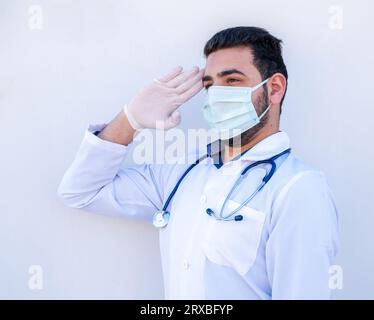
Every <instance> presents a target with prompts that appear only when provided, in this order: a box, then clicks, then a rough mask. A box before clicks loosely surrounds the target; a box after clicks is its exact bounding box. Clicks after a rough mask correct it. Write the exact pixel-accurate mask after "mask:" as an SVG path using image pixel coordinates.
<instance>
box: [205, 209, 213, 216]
mask: <svg viewBox="0 0 374 320" xmlns="http://www.w3.org/2000/svg"><path fill="white" fill-rule="evenodd" d="M206 213H207V214H208V215H209V216H211V215H212V214H213V213H214V212H213V210H212V209H210V208H207V209H206Z"/></svg>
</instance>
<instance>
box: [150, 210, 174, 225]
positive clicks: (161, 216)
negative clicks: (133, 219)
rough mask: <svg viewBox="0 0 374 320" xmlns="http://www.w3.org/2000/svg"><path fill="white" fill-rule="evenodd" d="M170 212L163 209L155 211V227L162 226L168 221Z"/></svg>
mask: <svg viewBox="0 0 374 320" xmlns="http://www.w3.org/2000/svg"><path fill="white" fill-rule="evenodd" d="M169 218H170V212H169V211H165V210H160V211H157V212H156V213H155V214H154V215H153V225H154V226H155V227H156V228H164V227H166V225H167V224H168V223H169Z"/></svg>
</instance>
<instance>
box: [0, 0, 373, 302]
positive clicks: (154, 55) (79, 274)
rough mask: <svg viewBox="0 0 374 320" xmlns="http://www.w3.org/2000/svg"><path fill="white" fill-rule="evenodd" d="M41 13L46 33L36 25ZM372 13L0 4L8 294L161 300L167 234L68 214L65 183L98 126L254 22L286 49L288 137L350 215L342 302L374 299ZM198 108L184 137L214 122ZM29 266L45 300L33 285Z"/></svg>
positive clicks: (316, 6) (132, 0) (0, 246)
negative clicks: (33, 12) (38, 269)
mask: <svg viewBox="0 0 374 320" xmlns="http://www.w3.org/2000/svg"><path fill="white" fill-rule="evenodd" d="M31 5H39V6H41V8H42V13H43V29H42V30H34V29H32V28H31V29H30V27H29V22H30V21H29V19H30V13H29V8H30V6H31ZM332 5H338V6H340V7H341V8H342V9H343V28H342V29H334V28H331V26H333V24H331V23H333V21H332V20H331V19H332V16H331V13H329V8H331V6H332ZM373 10H374V3H373V2H372V1H370V0H366V1H364V0H361V1H348V0H346V1H343V0H334V1H332V0H330V1H326V0H319V1H294V0H284V1H277V0H272V1H270V0H268V1H265V0H262V1H244V0H241V1H233V0H232V1H229V2H228V1H218V0H214V1H213V0H206V1H171V0H170V1H144V0H123V1H121V0H102V1H100V0H74V1H73V0H48V1H46V0H44V1H42V0H34V1H27V0H24V1H22V0H0V120H1V125H0V137H1V139H0V150H1V151H0V152H1V157H0V298H32V299H39V298H162V279H161V268H160V259H159V254H158V237H157V232H156V231H155V230H154V229H153V228H152V227H151V226H149V225H147V224H145V223H143V222H133V221H131V222H130V221H126V220H125V219H118V218H107V217H103V216H99V215H91V214H87V213H83V212H80V211H77V210H71V209H67V208H65V207H63V205H62V204H60V203H59V201H58V199H57V197H56V188H57V185H58V183H59V181H60V179H61V177H62V175H63V173H64V171H65V169H66V168H67V166H68V165H69V164H70V162H71V161H72V159H73V156H74V154H75V152H76V150H77V148H78V146H79V143H80V140H81V138H82V135H83V132H84V130H85V128H86V125H87V124H88V123H89V122H91V123H96V122H106V121H108V120H110V119H111V118H112V116H114V115H115V114H116V113H117V112H118V111H119V108H120V107H121V106H122V105H123V103H124V102H125V101H127V100H128V99H129V98H130V97H131V96H132V95H133V94H134V93H135V92H136V91H137V90H138V89H139V88H141V87H142V86H143V85H144V84H145V83H147V82H148V81H149V80H151V79H152V78H153V77H156V76H158V75H160V74H163V73H164V72H165V71H167V70H168V69H170V68H171V67H173V66H175V65H178V64H181V65H183V66H184V67H186V68H188V67H191V66H192V65H194V64H200V65H201V63H202V48H203V45H204V44H205V42H206V41H207V40H208V39H209V38H210V36H212V35H213V34H214V33H215V32H217V31H218V30H221V29H223V28H226V27H231V26H237V25H255V26H262V27H265V28H267V29H268V30H269V31H270V32H272V33H273V34H274V35H276V36H278V37H280V38H282V39H283V40H284V43H285V46H284V54H285V61H286V64H287V66H288V70H289V74H290V80H289V91H288V95H287V99H286V101H285V105H284V107H283V109H284V113H283V118H282V129H283V130H285V131H287V132H288V133H289V134H290V136H291V139H292V143H293V149H294V150H295V152H296V153H297V154H298V155H299V156H300V157H302V158H304V159H305V160H306V161H307V162H309V163H311V164H313V165H315V166H317V167H319V168H321V169H322V170H323V171H325V172H326V174H327V176H328V178H329V180H330V183H331V185H332V188H333V190H334V192H335V195H336V199H337V203H338V206H339V208H340V214H341V251H340V254H339V257H338V261H337V263H338V264H341V266H342V267H343V270H344V287H343V290H340V291H338V292H337V294H336V296H337V297H338V298H371V299H373V298H374V275H373V270H374V249H373V244H374V233H373V227H374V217H373V205H372V201H373V199H374V193H373V190H374V186H373V178H374V171H373V167H374V166H373V164H372V161H373V160H374V157H373V143H372V129H373V116H374V97H373V92H372V91H373V89H372V74H373V71H374V70H373V66H374V61H373V60H374V55H373V49H374V45H373V37H372V30H373V29H374V22H373V19H372V12H373ZM202 98H203V96H202V95H201V94H200V95H198V96H196V97H195V98H194V99H193V100H192V101H190V102H189V103H188V104H187V105H186V106H183V107H182V112H183V123H182V127H183V128H187V127H202V126H205V124H204V122H203V118H202V116H201V114H200V105H201V102H202ZM31 265H40V266H42V268H43V272H44V273H43V274H44V282H43V284H44V289H43V290H30V289H29V287H28V280H29V277H30V275H29V273H28V272H29V267H30V266H31Z"/></svg>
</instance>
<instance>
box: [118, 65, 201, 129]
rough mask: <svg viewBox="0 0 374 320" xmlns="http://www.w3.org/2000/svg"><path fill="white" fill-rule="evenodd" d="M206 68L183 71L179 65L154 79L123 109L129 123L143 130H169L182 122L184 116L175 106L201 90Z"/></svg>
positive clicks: (178, 105)
mask: <svg viewBox="0 0 374 320" xmlns="http://www.w3.org/2000/svg"><path fill="white" fill-rule="evenodd" d="M203 73H204V69H199V68H198V67H194V68H192V70H190V71H188V72H183V68H182V67H177V68H175V69H174V70H173V71H171V72H170V73H168V74H167V75H165V76H163V77H161V78H159V79H154V81H153V82H152V83H150V84H149V85H147V86H146V87H145V88H144V89H143V90H141V91H140V92H139V93H138V94H137V95H136V96H135V97H134V98H133V99H132V100H131V101H130V103H129V104H127V105H125V107H124V112H125V113H126V115H127V118H128V120H129V123H130V125H131V126H132V127H133V128H134V129H136V130H140V129H143V128H156V125H157V128H162V129H170V128H172V127H175V126H176V125H178V124H179V122H180V120H181V116H180V113H179V111H177V110H176V109H177V108H178V107H180V106H181V105H182V104H183V103H185V102H186V101H188V100H189V99H191V98H192V97H193V96H194V95H195V94H197V93H198V92H199V91H200V90H201V89H202V87H203V86H202V81H201V79H202V76H203Z"/></svg>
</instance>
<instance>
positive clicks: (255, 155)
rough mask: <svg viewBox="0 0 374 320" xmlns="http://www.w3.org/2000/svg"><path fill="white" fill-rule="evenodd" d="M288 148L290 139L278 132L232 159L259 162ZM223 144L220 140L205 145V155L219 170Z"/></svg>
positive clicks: (285, 134) (221, 163) (221, 162)
mask: <svg viewBox="0 0 374 320" xmlns="http://www.w3.org/2000/svg"><path fill="white" fill-rule="evenodd" d="M288 148H290V139H289V137H288V135H287V133H285V132H283V131H278V132H277V133H274V134H272V135H271V136H269V137H267V138H265V139H263V140H261V141H260V142H259V143H257V144H256V145H255V146H253V147H252V148H251V149H249V150H246V151H244V152H243V153H242V154H240V155H239V156H237V157H236V158H234V159H233V160H232V161H235V160H247V161H259V160H265V159H268V158H271V157H272V156H275V155H276V154H278V153H280V152H282V151H284V150H286V149H288ZM223 150H224V144H223V142H222V140H216V141H213V142H212V143H209V144H208V145H207V155H208V157H211V158H212V159H213V161H214V165H215V166H216V167H217V168H218V169H219V168H220V167H221V166H222V165H223V164H224V163H223V161H222V157H223Z"/></svg>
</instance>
